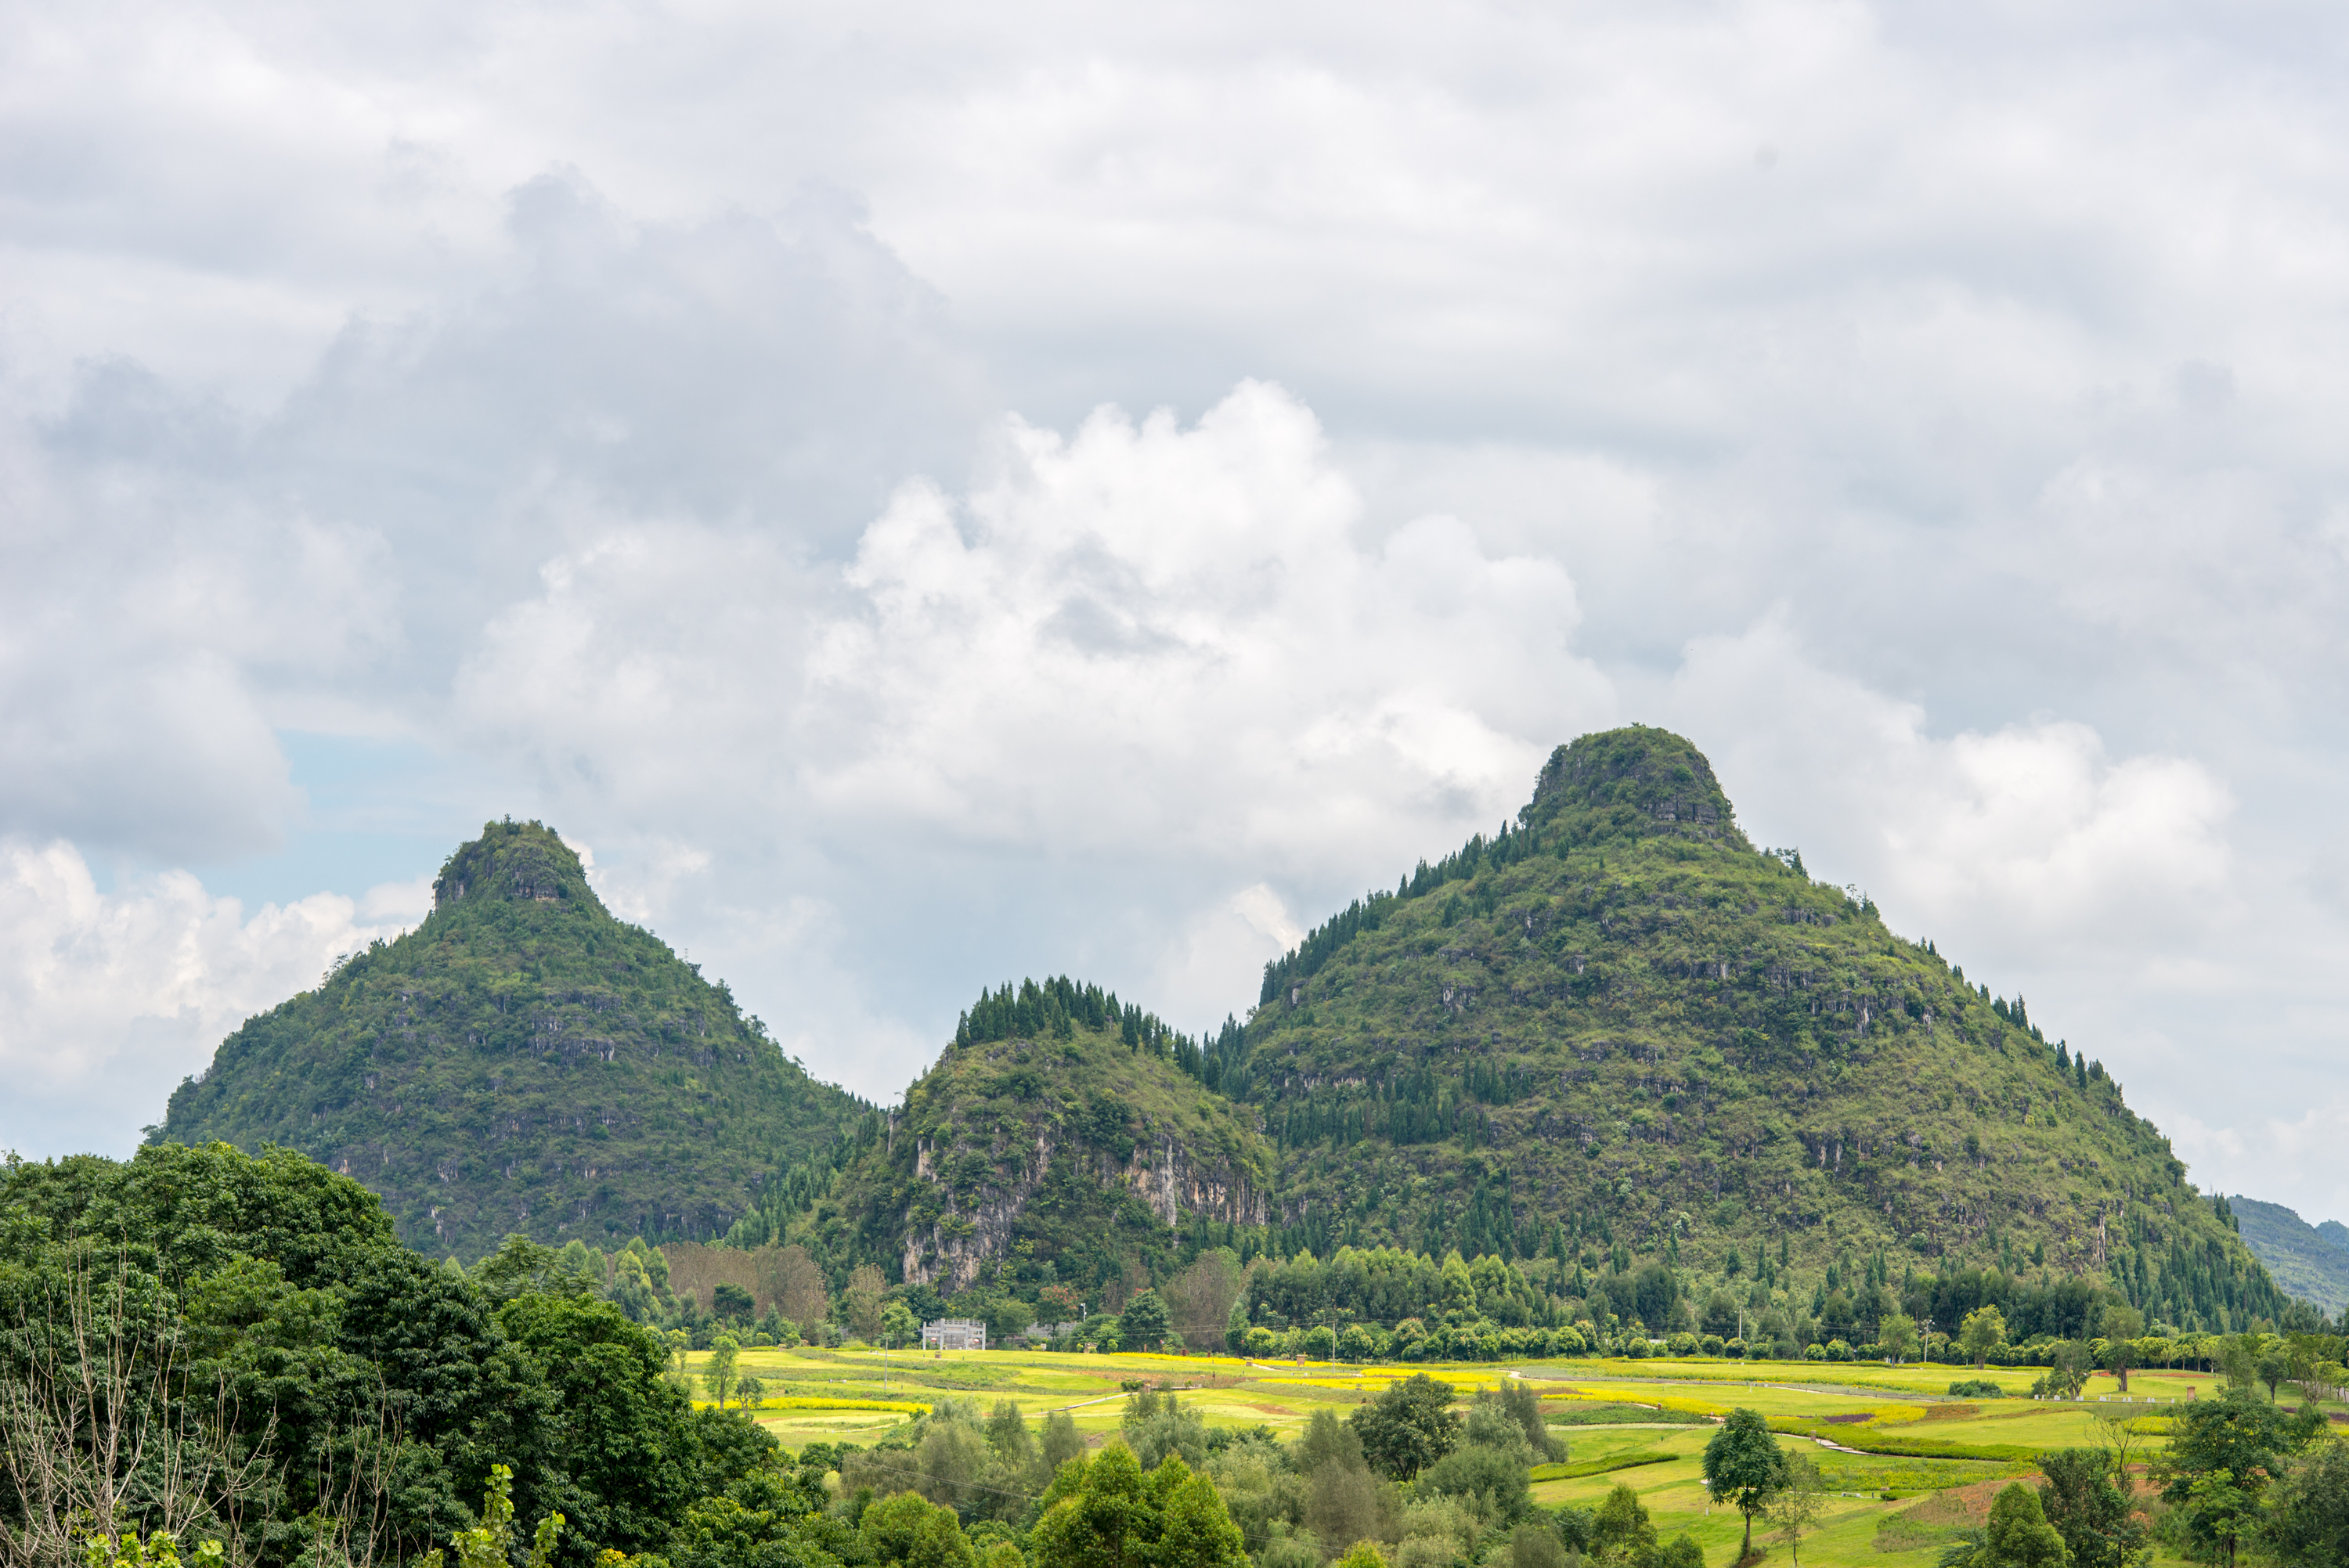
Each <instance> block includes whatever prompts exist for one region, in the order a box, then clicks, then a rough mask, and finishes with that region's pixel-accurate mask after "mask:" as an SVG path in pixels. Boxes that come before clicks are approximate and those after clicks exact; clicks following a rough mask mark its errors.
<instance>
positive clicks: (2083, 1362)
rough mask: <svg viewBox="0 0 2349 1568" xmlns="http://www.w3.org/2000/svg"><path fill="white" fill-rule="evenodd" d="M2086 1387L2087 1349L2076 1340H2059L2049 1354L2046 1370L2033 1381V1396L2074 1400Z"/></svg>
mask: <svg viewBox="0 0 2349 1568" xmlns="http://www.w3.org/2000/svg"><path fill="white" fill-rule="evenodd" d="M2087 1386H2088V1347H2087V1346H2085V1345H2083V1344H2081V1343H2080V1342H2079V1341H2078V1340H2076V1339H2065V1340H2060V1341H2058V1342H2057V1343H2056V1345H2055V1347H2054V1350H2053V1351H2052V1352H2051V1353H2050V1355H2049V1357H2048V1361H2047V1370H2046V1372H2045V1373H2044V1374H2043V1375H2042V1376H2040V1377H2037V1378H2035V1379H2033V1383H2032V1385H2031V1391H2032V1392H2033V1394H2037V1395H2044V1396H2052V1397H2054V1398H2058V1399H2076V1398H2079V1397H2080V1390H2081V1389H2083V1388H2085V1387H2087Z"/></svg>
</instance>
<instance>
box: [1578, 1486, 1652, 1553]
mask: <svg viewBox="0 0 2349 1568" xmlns="http://www.w3.org/2000/svg"><path fill="white" fill-rule="evenodd" d="M1655 1550H1656V1526H1655V1522H1654V1521H1653V1520H1651V1519H1650V1518H1649V1517H1648V1506H1647V1504H1645V1503H1643V1502H1641V1501H1640V1494H1639V1493H1638V1492H1636V1491H1632V1490H1631V1488H1630V1486H1629V1485H1628V1484H1626V1483H1624V1482H1622V1481H1617V1482H1616V1483H1615V1487H1614V1490H1613V1491H1609V1493H1608V1494H1607V1498H1606V1501H1603V1502H1601V1503H1600V1504H1599V1511H1598V1514H1597V1516H1596V1517H1595V1518H1593V1519H1592V1521H1591V1527H1590V1554H1591V1555H1592V1556H1593V1557H1595V1558H1597V1559H1598V1560H1599V1561H1600V1562H1601V1563H1634V1564H1640V1565H1642V1568H1644V1564H1646V1563H1647V1561H1648V1559H1649V1558H1650V1557H1651V1556H1652V1555H1654V1553H1655Z"/></svg>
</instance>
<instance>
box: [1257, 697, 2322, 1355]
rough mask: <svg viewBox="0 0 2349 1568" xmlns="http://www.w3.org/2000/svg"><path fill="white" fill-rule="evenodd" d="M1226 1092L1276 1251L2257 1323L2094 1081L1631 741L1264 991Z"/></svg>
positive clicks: (2199, 1226) (2245, 1267)
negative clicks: (2086, 1306) (1899, 1283)
mask: <svg viewBox="0 0 2349 1568" xmlns="http://www.w3.org/2000/svg"><path fill="white" fill-rule="evenodd" d="M1244 1078H1245V1081H1246V1084H1247V1095H1248V1096H1249V1098H1250V1099H1251V1101H1252V1102H1253V1103H1254V1104H1255V1105H1256V1106H1257V1108H1258V1109H1259V1110H1260V1112H1261V1114H1262V1116H1263V1119H1264V1126H1265V1128H1266V1130H1267V1131H1268V1134H1269V1135H1270V1136H1271V1138H1272V1139H1273V1140H1274V1141H1275V1142H1276V1143H1277V1145H1278V1150H1279V1157H1280V1179H1279V1185H1278V1191H1277V1192H1276V1195H1275V1209H1274V1220H1275V1222H1277V1224H1278V1226H1279V1227H1280V1234H1279V1236H1278V1240H1277V1242H1276V1248H1277V1250H1281V1251H1293V1250H1295V1249H1297V1248H1299V1247H1309V1248H1310V1249H1311V1250H1313V1251H1314V1252H1316V1253H1319V1254H1321V1255H1324V1256H1327V1255H1328V1254H1329V1253H1330V1250H1331V1249H1332V1248H1335V1247H1339V1246H1341V1245H1345V1244H1349V1243H1351V1244H1356V1245H1362V1244H1376V1243H1392V1244H1395V1245H1400V1246H1403V1247H1408V1248H1413V1249H1416V1250H1419V1251H1423V1252H1427V1253H1440V1252H1442V1251H1443V1250H1444V1249H1445V1248H1447V1247H1450V1246H1454V1245H1457V1246H1459V1247H1461V1248H1462V1249H1463V1250H1464V1252H1466V1253H1469V1254H1470V1255H1474V1254H1475V1253H1478V1252H1491V1253H1499V1254H1501V1255H1504V1256H1520V1257H1523V1256H1539V1255H1548V1256H1550V1257H1551V1258H1553V1259H1554V1260H1555V1261H1556V1262H1557V1264H1558V1265H1560V1266H1561V1267H1562V1268H1564V1269H1570V1270H1574V1271H1577V1272H1579V1271H1581V1270H1582V1269H1584V1268H1586V1267H1588V1266H1592V1265H1594V1264H1598V1263H1599V1262H1600V1260H1603V1259H1607V1258H1609V1255H1610V1254H1611V1253H1614V1251H1615V1250H1616V1249H1617V1248H1619V1247H1622V1248H1629V1249H1632V1250H1635V1251H1637V1252H1638V1253H1644V1254H1648V1255H1651V1256H1658V1257H1661V1258H1664V1259H1666V1260H1668V1261H1669V1262H1670V1263H1671V1264H1674V1265H1676V1266H1682V1265H1685V1266H1687V1267H1689V1268H1691V1269H1695V1270H1702V1271H1703V1272H1705V1273H1709V1274H1716V1275H1724V1274H1725V1275H1731V1276H1733V1275H1735V1274H1737V1273H1738V1267H1739V1264H1741V1263H1743V1264H1754V1265H1757V1272H1777V1271H1783V1270H1785V1269H1787V1268H1793V1269H1796V1270H1799V1271H1801V1272H1802V1273H1803V1274H1806V1276H1812V1277H1816V1274H1817V1271H1819V1270H1820V1269H1821V1268H1822V1267H1824V1266H1826V1265H1832V1264H1840V1265H1841V1272H1842V1273H1843V1274H1844V1276H1845V1277H1846V1278H1847V1279H1851V1278H1853V1276H1855V1275H1856V1274H1858V1273H1859V1272H1860V1270H1861V1269H1862V1268H1865V1270H1866V1272H1867V1275H1868V1282H1869V1283H1870V1284H1881V1283H1882V1281H1883V1280H1884V1279H1885V1278H1886V1277H1887V1275H1888V1274H1905V1273H1906V1272H1907V1271H1908V1270H1909V1268H1910V1267H1911V1266H1912V1265H1915V1264H1925V1263H1926V1262H1927V1261H1928V1260H1930V1266H1931V1267H1933V1268H1935V1269H1938V1270H1939V1271H1940V1272H1941V1273H1942V1274H1944V1275H1946V1274H1950V1273H1951V1272H1953V1271H1957V1270H1961V1269H1965V1268H1969V1267H1970V1268H1973V1269H1977V1270H1985V1271H1992V1273H1994V1274H1998V1275H2001V1276H2003V1277H2005V1278H2006V1280H2007V1285H2006V1286H2005V1287H2003V1288H2010V1289H2011V1288H2013V1284H2014V1279H2015V1276H2023V1277H2037V1276H2040V1275H2043V1274H2045V1275H2053V1276H2056V1277H2061V1276H2064V1275H2073V1276H2084V1277H2085V1278H2086V1279H2088V1280H2090V1281H2093V1282H2095V1283H2098V1284H2106V1283H2108V1284H2110V1285H2111V1286H2112V1287H2113V1288H2114V1289H2115V1290H2116V1291H2117V1292H2118V1293H2120V1294H2123V1295H2126V1296H2127V1298H2128V1299H2129V1300H2131V1301H2132V1302H2134V1303H2136V1304H2137V1305H2139V1306H2140V1307H2142V1308H2143V1309H2144V1311H2145V1312H2146V1313H2147V1315H2149V1316H2152V1317H2155V1318H2157V1319H2158V1320H2162V1321H2166V1322H2168V1323H2171V1324H2174V1325H2177V1326H2183V1327H2203V1328H2208V1329H2214V1330H2215V1329H2223V1328H2228V1327H2233V1326H2240V1325H2241V1324H2242V1323H2244V1322H2245V1321H2248V1320H2249V1319H2250V1318H2251V1317H2253V1316H2258V1315H2267V1316H2273V1315H2275V1314H2276V1313H2278V1312H2279V1311H2280V1310H2282V1307H2283V1305H2284V1298H2283V1296H2282V1295H2281V1293H2279V1292H2278V1291H2277V1290H2276V1288H2275V1285H2274V1284H2273V1282H2272V1281H2271V1279H2270V1278H2269V1276H2268V1274H2266V1272H2265V1271H2264V1270H2262V1269H2261V1267H2260V1265H2259V1264H2258V1263H2257V1262H2256V1261H2255V1260H2254V1259H2253V1258H2252V1257H2251V1254H2250V1253H2248V1252H2247V1251H2246V1250H2245V1249H2244V1247H2243V1245H2242V1243H2241V1241H2240V1238H2239V1237H2238V1236H2237V1235H2236V1234H2235V1233H2234V1231H2233V1229H2232V1228H2231V1227H2230V1225H2229V1224H2227V1223H2226V1222H2224V1220H2223V1219H2222V1218H2221V1217H2220V1214H2219V1212H2217V1211H2216V1210H2214V1208H2213V1207H2212V1204H2211V1202H2209V1200H2208V1199H2206V1198H2205V1197H2203V1196H2202V1195H2201V1194H2199V1193H2198V1192H2197V1191H2195V1189H2194V1188H2193V1187H2192V1186H2190V1185H2189V1183H2188V1182H2187V1181H2186V1169H2185V1167H2184V1165H2183V1164H2182V1163H2180V1162H2179V1161H2178V1160H2177V1159H2176V1158H2175V1156H2174V1155H2173V1154H2172V1151H2171V1150H2170V1146H2169V1143H2168V1140H2167V1139H2165V1138H2163V1137H2162V1136H2161V1133H2160V1131H2159V1130H2158V1129H2157V1128H2155V1127H2154V1126H2153V1125H2152V1123H2150V1122H2148V1121H2147V1120H2146V1119H2143V1118H2141V1117H2139V1116H2137V1115H2136V1114H2135V1113H2133V1112H2132V1111H2131V1110H2130V1109H2128V1107H2127V1104H2126V1103H2125V1101H2124V1099H2123V1097H2122V1093H2121V1086H2120V1085H2119V1084H2118V1083H2116V1082H2115V1081H2113V1079H2112V1078H2110V1077H2109V1075H2107V1074H2106V1072H2105V1070H2104V1068H2103V1067H2102V1065H2101V1064H2099V1063H2095V1062H2092V1061H2089V1060H2086V1059H2085V1053H2084V1054H2082V1055H2075V1054H2073V1053H2072V1052H2071V1051H2070V1050H2069V1048H2068V1047H2067V1046H2066V1045H2065V1044H2064V1043H2063V1042H2060V1041H2058V1042H2055V1043H2052V1044H2051V1043H2050V1042H2048V1041H2047V1039H2046V1038H2045V1037H2044V1034H2043V1032H2042V1030H2041V1029H2040V1028H2039V1027H2038V1026H2035V1025H2034V1024H2033V1023H2032V1022H2031V1020H2030V1018H2029V1016H2028V1013H2027V1011H2026V1009H2025V1006H2024V1004H2023V999H2022V998H2021V997H2020V996H2017V997H2015V998H2013V1000H2011V1001H2010V1000H2008V999H2005V998H2001V997H1993V996H1992V995H1991V993H1990V990H1989V988H1988V987H1987V986H1986V985H1980V984H1977V983H1973V982H1970V981H1968V980H1967V979H1966V977H1965V975H1964V973H1963V971H1962V970H1961V969H1960V968H1957V967H1954V966H1953V965H1951V964H1949V963H1948V962H1947V961H1945V960H1944V959H1943V958H1942V957H1941V956H1940V954H1938V952H1937V951H1936V950H1935V948H1934V947H1933V945H1932V944H1930V942H1922V941H1915V940H1911V939H1909V938H1905V937H1902V936H1899V935H1896V934H1894V933H1892V932H1891V931H1890V930H1889V929H1887V927H1886V925H1885V923H1884V922H1883V921H1882V919H1881V918H1880V917H1879V916H1878V913H1877V910H1876V908H1875V906H1874V905H1873V904H1872V903H1870V902H1868V900H1867V898H1866V897H1865V896H1864V895H1862V894H1860V893H1858V892H1857V891H1855V890H1849V889H1839V888H1835V887H1829V886H1825V885H1822V884H1820V883H1818V882H1814V881H1813V880H1812V879H1811V878H1810V877H1809V876H1808V875H1807V874H1806V871H1805V869H1804V867H1803V864H1802V861H1801V857H1800V856H1799V855H1798V854H1795V853H1792V852H1785V853H1778V852H1765V851H1761V850H1757V849H1756V848H1755V847H1754V845H1753V844H1752V843H1751V842H1750V841H1748V840H1747V839H1746V837H1745V835H1744V832H1743V831H1741V830H1739V828H1738V827H1737V825H1736V818H1735V812H1734V810H1733V807H1732V806H1731V803H1730V801H1729V799H1727V797H1726V796H1725V795H1724V794H1723V792H1722V790H1721V788H1720V786H1719V784H1718V783H1717V782H1716V780H1715V779H1714V777H1713V769H1712V768H1711V767H1710V766H1709V765H1708V764H1707V762H1706V760H1705V758H1703V756H1702V755H1701V754H1700V753H1699V752H1698V751H1697V749H1696V748H1694V747H1693V746H1692V745H1690V744H1689V743H1688V742H1687V741H1686V740H1683V739H1682V738H1680V737H1678V736H1675V735H1671V734H1669V733H1667V732H1665V731H1662V730H1659V729H1651V728H1646V727H1631V728H1628V729H1619V730H1615V731H1611V732H1609V733H1606V734H1600V735H1591V736H1586V737H1584V738H1581V739H1580V740H1578V741H1576V742H1574V743H1573V744H1572V745H1571V746H1566V747H1561V748H1558V750H1557V752H1556V753H1555V754H1554V755H1553V756H1552V758H1550V760H1549V762H1548V764H1547V767H1545V768H1544V769H1543V770H1542V773H1541V776H1540V778H1539V779H1538V781H1537V786H1536V789H1535V792H1534V797H1533V799H1532V800H1531V802H1530V803H1529V804H1527V805H1526V808H1525V809H1524V810H1522V811H1520V812H1519V813H1518V816H1517V820H1516V821H1515V822H1513V823H1511V824H1508V825H1507V826H1506V827H1505V828H1504V829H1503V830H1501V831H1500V832H1499V833H1498V834H1497V835H1496V836H1495V837H1492V838H1489V839H1487V838H1484V837H1479V838H1476V839H1474V840H1472V841H1470V842H1469V843H1468V844H1467V845H1466V846H1464V848H1463V849H1462V850H1461V851H1459V852H1458V853H1456V854H1454V855H1452V856H1449V857H1447V858H1446V859H1445V860H1444V861H1442V862H1441V863H1439V864H1437V865H1434V866H1429V865H1426V864H1424V863H1423V864H1422V865H1420V866H1419V867H1418V868H1417V870H1416V871H1415V872H1413V873H1412V874H1411V875H1409V876H1407V877H1405V878H1403V879H1402V882H1400V883H1399V885H1398V886H1397V888H1396V890H1395V892H1392V893H1378V894H1374V895H1372V896H1371V897H1370V898H1368V899H1366V900H1363V901H1361V902H1360V903H1356V904H1355V905H1354V906H1353V907H1352V908H1350V909H1349V910H1348V911H1346V912H1345V913H1342V914H1340V916H1338V917H1337V918H1336V919H1335V920H1333V921H1331V922H1330V923H1329V924H1327V925H1325V926H1323V927H1322V928H1320V929H1319V930H1317V931H1316V932H1314V933H1313V934H1311V935H1310V936H1309V937H1308V938H1307V939H1306V941H1305V942H1304V943H1303V944H1300V946H1299V948H1298V949H1297V950H1296V951H1294V952H1292V953H1291V954H1288V955H1287V956H1286V957H1285V958H1283V959H1282V960H1280V961H1279V962H1278V963H1275V964H1273V965H1268V967H1267V970H1266V975H1265V983H1264V989H1263V993H1262V1005H1261V1006H1259V1007H1258V1008H1257V1010H1256V1012H1255V1014H1254V1015H1253V1016H1252V1018H1251V1019H1250V1021H1249V1023H1248V1024H1247V1030H1246V1055H1245V1069H1244ZM1903 1260H1907V1261H1905V1262H1904V1261H1903ZM1574 1294H1576V1295H1583V1294H1585V1292H1584V1291H1583V1290H1582V1289H1581V1288H1579V1287H1577V1288H1575V1290H1574ZM1822 1294H1823V1293H1822Z"/></svg>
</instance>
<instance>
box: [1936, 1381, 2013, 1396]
mask: <svg viewBox="0 0 2349 1568" xmlns="http://www.w3.org/2000/svg"><path fill="white" fill-rule="evenodd" d="M1950 1393H1951V1395H1952V1396H1953V1397H1954V1398H1960V1399H2002V1398H2005V1397H2006V1390H2005V1389H2003V1388H2002V1387H1999V1386H1998V1385H1997V1384H1995V1383H1992V1382H1989V1381H1986V1380H1985V1379H1982V1378H1980V1377H1961V1378H1960V1379H1959V1380H1958V1381H1957V1382H1955V1383H1952V1384H1951V1385H1950Z"/></svg>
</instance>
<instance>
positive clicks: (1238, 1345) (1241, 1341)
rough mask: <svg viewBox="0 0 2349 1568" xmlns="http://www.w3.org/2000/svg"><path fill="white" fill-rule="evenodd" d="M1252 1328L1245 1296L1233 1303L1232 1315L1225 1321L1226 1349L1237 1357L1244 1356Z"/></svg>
mask: <svg viewBox="0 0 2349 1568" xmlns="http://www.w3.org/2000/svg"><path fill="white" fill-rule="evenodd" d="M1250 1326H1251V1325H1250V1323H1249V1321H1248V1305H1247V1296H1245V1295H1243V1296H1241V1297H1240V1298H1239V1299H1238V1300H1237V1301H1236V1302H1234V1303H1232V1311H1231V1315H1230V1316H1228V1317H1226V1318H1225V1319H1224V1348H1225V1349H1226V1350H1228V1351H1230V1352H1231V1353H1232V1354H1233V1355H1235V1356H1239V1355H1244V1354H1245V1353H1246V1352H1247V1333H1248V1329H1249V1328H1250Z"/></svg>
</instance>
